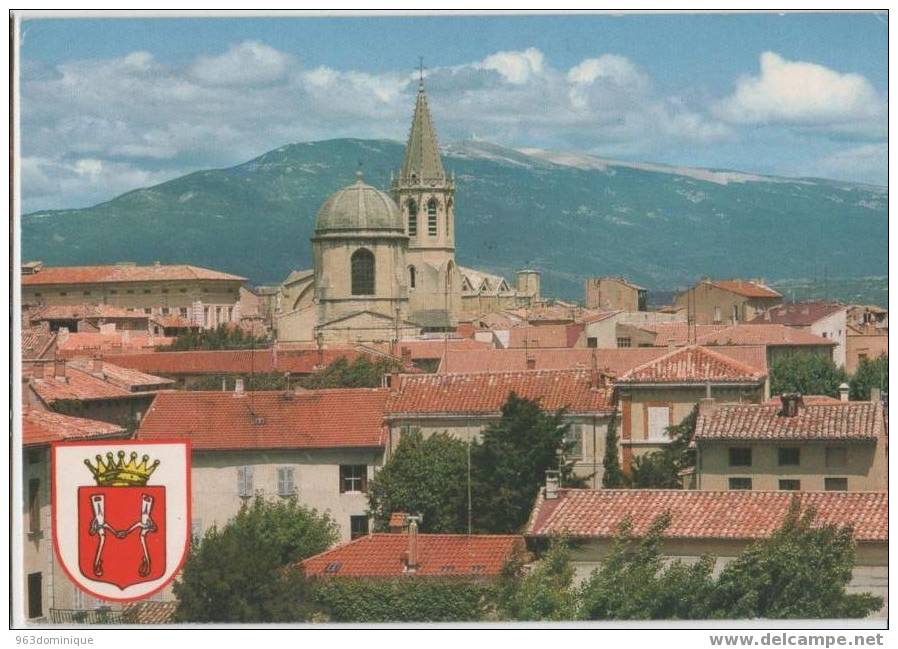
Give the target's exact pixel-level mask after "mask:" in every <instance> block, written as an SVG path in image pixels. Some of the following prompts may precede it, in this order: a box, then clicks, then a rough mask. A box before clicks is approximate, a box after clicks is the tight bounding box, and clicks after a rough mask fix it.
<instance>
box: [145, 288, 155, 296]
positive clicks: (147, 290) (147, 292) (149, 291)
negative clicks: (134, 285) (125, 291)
mask: <svg viewBox="0 0 898 649" xmlns="http://www.w3.org/2000/svg"><path fill="white" fill-rule="evenodd" d="M143 292H144V293H145V294H147V295H149V294H150V293H152V292H153V291H151V290H150V289H148V288H145V289H143Z"/></svg>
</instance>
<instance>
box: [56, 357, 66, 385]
mask: <svg viewBox="0 0 898 649" xmlns="http://www.w3.org/2000/svg"><path fill="white" fill-rule="evenodd" d="M53 376H55V377H56V378H57V379H60V380H61V381H65V380H66V376H65V359H63V358H57V359H56V360H55V361H54V362H53Z"/></svg>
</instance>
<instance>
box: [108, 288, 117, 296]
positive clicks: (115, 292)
mask: <svg viewBox="0 0 898 649" xmlns="http://www.w3.org/2000/svg"><path fill="white" fill-rule="evenodd" d="M109 294H110V295H118V291H117V290H116V289H114V288H112V289H109Z"/></svg>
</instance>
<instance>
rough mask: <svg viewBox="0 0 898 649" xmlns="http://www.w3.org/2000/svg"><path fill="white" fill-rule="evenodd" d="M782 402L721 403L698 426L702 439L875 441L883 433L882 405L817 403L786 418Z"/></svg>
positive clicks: (805, 406)
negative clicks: (771, 403)
mask: <svg viewBox="0 0 898 649" xmlns="http://www.w3.org/2000/svg"><path fill="white" fill-rule="evenodd" d="M781 413H782V408H781V406H780V405H761V404H741V405H720V406H717V407H716V408H715V409H714V411H713V412H712V413H711V414H709V415H701V416H699V418H698V420H697V421H696V425H695V439H696V440H697V441H700V440H712V441H713V440H859V441H860V440H875V439H877V438H878V437H880V436H881V435H882V430H883V413H882V404H881V403H873V402H872V401H849V402H846V403H841V402H839V403H832V404H813V405H807V404H805V405H804V406H801V407H799V409H798V414H797V415H796V416H794V417H786V416H783V415H782V414H781Z"/></svg>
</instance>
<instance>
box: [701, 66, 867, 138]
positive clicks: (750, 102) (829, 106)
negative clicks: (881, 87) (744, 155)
mask: <svg viewBox="0 0 898 649" xmlns="http://www.w3.org/2000/svg"><path fill="white" fill-rule="evenodd" d="M760 62H761V70H760V74H759V75H758V76H748V77H743V78H741V79H739V81H738V82H737V84H736V90H735V92H734V93H733V94H732V95H730V96H729V97H726V98H724V99H722V100H721V101H719V102H718V103H717V104H716V106H715V113H716V114H717V115H718V116H719V117H720V118H721V119H724V120H727V121H729V122H733V123H736V124H774V123H781V124H794V125H808V126H819V125H826V124H832V125H839V124H848V123H852V122H858V121H870V120H883V119H884V118H885V102H884V101H883V99H882V98H881V97H880V96H879V94H878V93H877V92H876V89H875V88H874V87H873V85H872V84H871V83H870V82H869V81H868V80H867V79H866V78H865V77H863V76H861V75H859V74H851V73H845V74H843V73H840V72H836V71H835V70H831V69H829V68H827V67H824V66H822V65H818V64H816V63H807V62H803V61H789V60H787V59H784V58H783V57H781V56H780V55H778V54H776V53H774V52H764V53H763V54H762V55H761V61H760Z"/></svg>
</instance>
